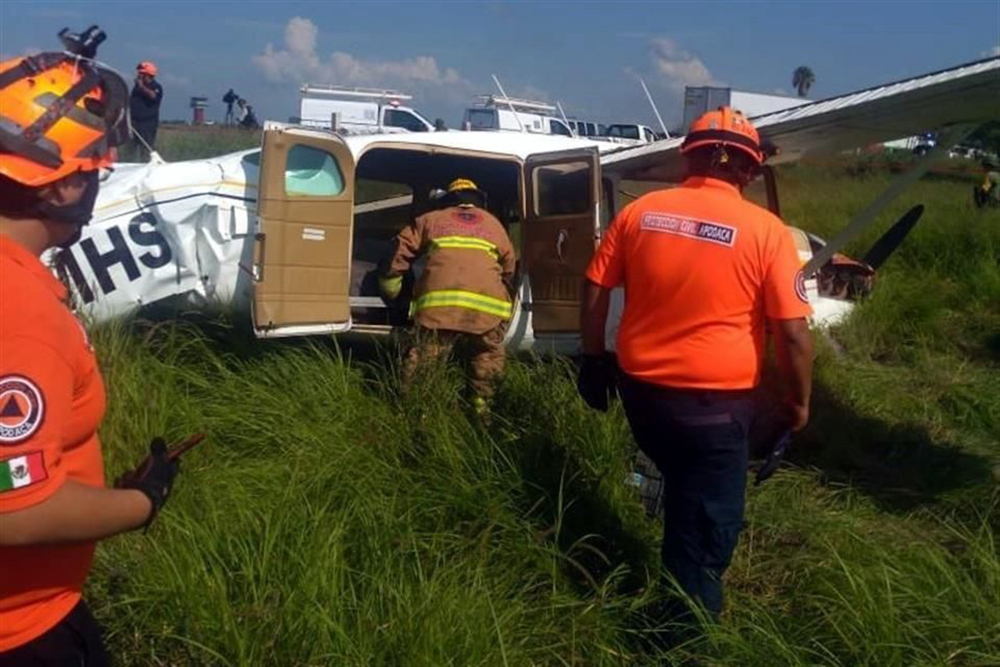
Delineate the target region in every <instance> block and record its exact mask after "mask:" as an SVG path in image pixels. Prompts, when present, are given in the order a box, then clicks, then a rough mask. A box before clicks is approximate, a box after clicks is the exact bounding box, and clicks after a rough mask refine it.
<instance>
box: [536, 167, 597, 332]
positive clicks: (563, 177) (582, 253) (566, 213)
mask: <svg viewBox="0 0 1000 667" xmlns="http://www.w3.org/2000/svg"><path fill="white" fill-rule="evenodd" d="M526 173H527V188H526V190H527V192H526V195H527V196H526V200H527V201H526V206H527V216H526V223H525V225H524V246H523V252H524V262H525V265H526V268H527V271H528V278H529V280H530V282H531V314H532V317H531V321H532V329H533V330H534V332H535V333H536V334H537V333H542V334H544V333H576V332H577V331H578V330H579V323H580V304H581V302H582V299H583V275H584V273H585V271H586V270H587V265H588V264H589V263H590V259H591V257H592V256H593V254H594V249H595V246H596V233H597V212H598V207H597V198H598V193H599V187H600V185H599V175H600V172H599V168H598V158H597V151H596V150H589V149H585V150H576V151H566V152H563V153H558V154H547V155H543V156H538V157H531V158H529V159H528V161H527V163H526Z"/></svg>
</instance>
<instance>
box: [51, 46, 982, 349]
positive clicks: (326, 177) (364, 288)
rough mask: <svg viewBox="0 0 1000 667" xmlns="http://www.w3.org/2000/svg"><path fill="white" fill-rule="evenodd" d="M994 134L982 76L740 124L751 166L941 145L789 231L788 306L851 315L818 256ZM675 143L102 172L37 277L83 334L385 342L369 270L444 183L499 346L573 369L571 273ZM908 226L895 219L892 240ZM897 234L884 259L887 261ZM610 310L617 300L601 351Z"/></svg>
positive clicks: (399, 141)
mask: <svg viewBox="0 0 1000 667" xmlns="http://www.w3.org/2000/svg"><path fill="white" fill-rule="evenodd" d="M997 118H1000V58H990V59H987V60H982V61H978V62H974V63H969V64H966V65H962V66H959V67H954V68H951V69H948V70H942V71H940V72H934V73H931V74H926V75H922V76H918V77H914V78H911V79H907V80H904V81H899V82H895V83H889V84H886V85H882V86H878V87H875V88H869V89H866V90H862V91H858V92H855V93H850V94H847V95H842V96H839V97H835V98H831V99H828V100H823V101H819V102H813V103H811V104H806V105H803V106H800V107H796V108H793V109H790V110H787V111H782V112H777V113H773V114H769V115H765V116H760V117H757V118H755V119H754V124H755V125H756V126H757V128H758V129H759V130H760V132H761V135H762V139H763V140H764V141H765V142H766V143H767V144H769V145H770V146H771V147H772V152H773V156H772V157H771V158H770V160H769V161H768V162H769V164H770V165H779V164H784V163H787V162H790V161H793V160H796V159H799V158H801V157H803V156H807V155H819V154H824V153H832V152H837V151H842V150H846V149H851V148H855V147H860V146H868V145H871V144H876V143H879V142H883V141H889V140H893V139H899V138H901V137H906V136H910V135H914V134H918V133H921V132H924V131H926V130H928V129H932V128H933V129H936V130H938V131H939V132H942V133H943V136H944V137H945V139H944V140H943V141H940V142H939V143H938V148H937V149H936V150H935V151H932V152H931V154H929V155H927V156H926V157H924V158H922V159H921V160H920V161H919V162H918V163H917V165H916V166H915V167H914V168H913V169H912V170H911V171H910V172H908V173H906V174H903V175H901V176H899V177H897V178H896V179H895V181H893V183H892V184H891V185H890V186H889V187H888V188H887V190H886V191H885V192H884V193H883V194H882V195H881V196H879V197H878V198H877V199H876V200H875V201H874V202H873V203H872V204H871V206H869V207H868V208H866V209H865V210H864V211H862V212H860V213H859V214H858V215H857V217H856V218H855V219H854V220H853V221H852V222H851V223H850V224H849V225H847V227H846V228H845V229H844V230H843V231H842V232H841V233H840V234H839V235H838V236H837V237H836V238H835V239H833V240H832V241H831V242H830V243H827V244H824V243H823V242H822V241H821V240H819V239H816V238H815V237H809V236H807V235H806V234H804V233H802V232H801V231H799V230H794V229H792V228H790V229H792V233H793V235H794V236H795V238H796V242H797V244H798V247H799V252H800V259H801V260H802V262H803V264H805V271H806V275H807V276H808V275H812V276H813V278H811V279H810V280H809V281H808V282H807V290H808V294H809V298H810V301H811V302H812V305H813V307H814V310H815V311H816V315H815V317H814V322H815V323H816V324H819V325H822V324H827V323H830V322H835V321H837V320H838V319H840V318H842V317H843V316H844V315H845V314H846V313H847V312H848V311H849V310H850V308H851V307H852V305H851V302H850V301H849V300H848V299H846V298H844V297H845V296H846V295H845V293H844V290H843V289H842V288H843V282H844V280H842V278H843V277H842V276H840V277H838V275H837V272H838V271H839V270H840V268H839V266H840V265H839V264H838V263H837V262H831V261H830V260H831V259H832V258H833V257H834V253H835V252H836V251H838V250H839V249H841V248H842V247H843V246H844V244H845V243H846V242H847V241H848V240H850V239H851V238H853V237H854V236H855V235H856V234H857V233H858V232H859V231H861V230H862V229H863V228H864V227H865V226H867V225H868V224H869V223H870V222H871V221H872V220H873V219H874V218H875V216H876V215H877V214H878V212H879V211H881V210H882V209H883V208H884V207H885V206H886V205H887V204H888V203H889V201H891V200H892V199H893V198H894V197H895V196H896V195H898V194H899V193H900V192H901V191H902V190H903V189H904V188H905V187H907V186H908V185H910V184H912V183H913V182H915V181H916V180H917V179H918V178H919V177H920V175H921V174H923V173H924V172H926V170H927V169H928V168H929V167H930V166H931V165H932V164H933V163H934V161H936V160H937V159H940V158H941V157H942V156H944V155H946V154H947V151H948V148H950V147H951V146H952V145H954V144H956V143H958V142H959V141H961V139H962V138H963V137H965V136H966V135H967V134H968V133H969V132H971V131H972V130H974V129H975V128H976V127H977V126H979V125H980V124H982V123H984V122H986V121H989V120H994V119H997ZM682 140H683V138H675V139H668V140H663V141H658V142H656V143H653V144H647V145H643V146H638V147H632V148H622V147H620V146H615V145H613V144H608V143H606V142H594V141H590V140H586V139H577V138H569V137H559V136H542V135H528V134H518V133H499V132H498V133H492V132H436V133H419V134H392V135H365V136H351V137H343V136H339V135H337V134H335V133H332V132H329V131H325V130H319V129H315V128H304V127H298V126H290V125H284V124H280V123H273V122H268V123H266V124H265V128H264V133H263V141H262V146H261V148H260V149H257V150H248V151H243V152H239V153H233V154H229V155H224V156H221V157H217V158H212V159H206V160H193V161H188V162H176V163H163V162H162V161H160V162H153V163H149V164H143V165H137V164H119V165H116V166H115V169H114V170H113V172H112V173H111V174H110V176H108V177H107V178H106V179H105V181H104V183H103V184H102V187H101V193H100V197H99V199H98V202H97V206H96V210H95V216H94V220H93V221H92V223H91V224H90V226H89V227H87V228H86V229H85V231H84V235H83V237H82V239H81V240H80V242H79V243H77V244H76V245H74V246H73V247H72V248H71V249H69V250H68V251H63V252H61V253H59V254H58V255H57V256H55V257H54V258H53V259H52V262H53V264H54V266H55V268H56V269H57V271H59V272H60V273H61V274H62V275H63V277H64V279H65V280H66V281H67V282H68V283H69V284H70V285H71V286H72V288H73V289H72V291H73V294H74V297H75V300H76V302H77V304H78V307H79V308H80V310H81V311H82V313H83V314H84V315H87V316H90V317H91V318H93V319H95V320H102V319H107V318H110V317H115V316H118V315H123V314H127V313H130V312H133V311H135V310H136V309H137V308H139V307H142V306H147V305H150V304H154V303H155V304H161V305H163V304H171V303H172V304H178V305H179V304H183V305H185V306H188V307H190V306H195V307H201V306H211V305H213V304H218V303H226V302H233V303H235V305H236V308H235V310H236V312H238V313H239V312H247V311H249V313H250V317H251V318H252V322H253V327H254V331H255V332H256V334H257V336H259V337H276V336H303V335H316V334H334V333H347V332H357V333H363V334H377V335H386V334H389V333H390V332H391V331H392V330H393V328H394V327H398V326H400V325H405V324H406V322H407V318H408V313H407V304H406V299H405V298H404V299H402V302H401V303H394V304H386V303H385V302H384V301H383V300H382V299H381V298H380V297H379V296H378V292H377V287H376V281H375V270H376V266H377V264H378V262H379V261H380V260H381V259H382V258H383V257H384V256H385V255H386V254H387V253H388V252H390V249H391V243H392V239H393V238H394V236H395V234H396V233H397V232H398V231H399V230H400V229H401V228H402V227H403V226H404V225H405V224H408V222H409V221H410V220H411V219H412V218H413V216H414V215H415V214H419V212H421V211H422V210H424V209H425V208H426V207H428V206H429V205H430V202H429V198H428V193H429V192H430V191H431V190H432V189H433V188H435V187H439V186H440V184H441V183H446V182H448V181H450V180H451V179H452V178H455V177H457V176H464V177H468V178H471V179H473V180H474V181H476V182H477V183H478V184H479V185H480V187H481V188H482V189H484V190H485V191H486V192H487V193H488V195H489V204H488V205H489V208H490V209H491V210H492V211H494V212H495V213H496V214H497V215H498V217H499V218H500V219H501V220H502V221H503V222H504V223H505V224H506V225H507V226H508V229H509V231H510V234H511V237H512V240H513V241H514V244H515V247H516V248H517V250H518V253H519V255H518V256H519V269H518V278H517V285H518V286H517V295H516V298H517V303H516V304H515V309H514V313H515V314H514V317H513V319H512V322H511V326H510V327H509V330H508V334H507V336H508V343H509V345H510V346H512V347H516V348H521V349H536V350H550V351H558V352H570V353H571V352H574V351H577V350H578V349H579V336H578V333H577V326H578V313H579V306H580V296H581V285H582V276H583V272H584V270H585V268H586V266H587V263H588V261H589V259H590V257H591V255H592V254H593V251H594V249H595V239H597V238H599V236H600V233H601V230H602V229H603V228H604V227H606V226H607V224H608V223H609V221H610V220H611V219H612V218H613V217H614V214H615V211H616V210H618V209H619V208H620V206H621V205H622V204H623V203H624V198H625V195H624V193H623V192H622V182H623V181H651V182H654V183H659V184H663V183H674V182H677V181H678V180H679V179H680V177H681V167H682V162H681V159H680V151H679V148H680V144H681V142H682ZM765 179H766V183H767V186H768V187H767V191H768V200H769V206H770V207H771V208H772V210H775V211H778V199H777V188H776V186H775V183H774V179H773V174H772V173H771V172H770V170H765ZM916 216H919V212H916ZM913 222H915V219H914V216H913V215H911V216H909V220H908V221H901V223H900V226H902V227H904V228H906V229H908V227H909V226H912V223H913ZM906 229H904V230H903V231H902V233H899V232H897V233H896V234H895V237H894V238H890V239H889V240H888V241H887V243H888V245H889V246H890V248H889V251H890V252H891V247H894V245H895V244H896V243H898V242H899V240H901V238H902V235H905V231H906ZM883 250H884V248H883ZM884 254H885V253H884V252H882V253H881V255H884ZM881 258H884V257H881ZM416 269H417V270H418V271H419V269H420V267H419V266H418V267H416ZM816 275H818V276H819V280H817V278H816ZM848 280H849V278H848ZM831 283H833V284H834V285H835V287H834V288H833V289H831V288H830V284H831ZM824 286H825V289H821V288H824ZM821 291H822V292H823V293H822V294H821ZM404 294H405V292H404ZM620 307H621V295H620V294H619V295H618V297H617V298H616V299H615V301H614V302H613V309H612V315H611V316H609V318H608V320H609V321H608V329H609V336H608V341H609V344H613V341H614V333H615V330H616V328H617V322H618V319H619V317H620Z"/></svg>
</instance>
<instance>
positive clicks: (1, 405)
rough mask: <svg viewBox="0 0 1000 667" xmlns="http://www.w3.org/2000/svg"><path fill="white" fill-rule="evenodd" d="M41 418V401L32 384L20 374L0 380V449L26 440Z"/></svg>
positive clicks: (36, 428)
mask: <svg viewBox="0 0 1000 667" xmlns="http://www.w3.org/2000/svg"><path fill="white" fill-rule="evenodd" d="M44 417H45V399H44V398H43V397H42V392H41V390H40V389H39V388H38V387H37V386H36V385H35V383H34V382H32V381H31V380H29V379H28V378H26V377H22V376H20V375H5V376H3V377H2V378H0V446H10V445H16V444H17V443H19V442H22V441H24V440H27V439H28V438H29V437H31V435H32V434H33V433H34V432H35V431H37V430H38V429H39V427H41V425H42V419H43V418H44Z"/></svg>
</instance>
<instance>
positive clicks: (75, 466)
mask: <svg viewBox="0 0 1000 667" xmlns="http://www.w3.org/2000/svg"><path fill="white" fill-rule="evenodd" d="M65 299H66V290H65V288H64V287H63V286H62V284H61V283H59V281H58V280H56V279H55V278H54V277H53V276H52V274H51V273H50V272H49V270H48V269H46V268H45V266H44V265H43V264H42V263H41V262H40V261H39V260H38V258H37V257H35V256H34V255H32V254H31V253H30V252H28V251H27V250H26V249H25V248H23V247H22V246H20V245H19V244H17V243H16V242H14V241H13V240H11V239H10V238H9V237H6V236H4V235H2V234H0V512H17V511H18V510H23V509H25V508H28V507H31V506H33V505H37V504H38V503H42V502H44V501H45V500H47V499H48V498H49V497H51V496H52V494H54V493H55V492H56V491H57V490H58V489H59V487H60V486H61V485H62V484H63V483H64V482H65V481H66V480H68V479H72V480H75V481H77V482H81V483H83V484H91V485H93V486H103V485H104V466H103V462H102V460H101V449H100V444H99V443H98V440H97V427H98V425H99V424H100V423H101V418H102V417H103V415H104V383H103V381H102V380H101V373H100V370H99V369H98V367H97V361H96V359H95V358H94V353H93V351H92V350H91V348H90V344H89V343H88V341H87V337H86V333H85V332H84V330H83V327H82V326H81V325H80V323H79V322H78V321H77V320H76V318H75V317H73V314H72V313H71V312H70V311H69V309H68V308H67V307H66V305H65ZM93 555H94V543H85V544H63V545H56V546H26V547H0V563H2V565H0V651H6V650H9V649H12V648H15V647H17V646H20V645H22V644H25V643H27V642H29V641H31V640H32V639H34V638H36V637H38V636H39V635H41V634H43V633H44V632H46V631H47V630H49V629H50V628H52V627H53V626H54V625H56V624H57V623H58V622H59V621H61V620H62V619H63V618H64V617H65V616H66V614H68V613H69V612H70V610H71V609H72V608H73V606H74V605H76V603H77V601H79V599H80V591H81V589H82V588H83V582H84V581H85V580H86V578H87V573H88V572H89V571H90V564H91V561H92V559H93Z"/></svg>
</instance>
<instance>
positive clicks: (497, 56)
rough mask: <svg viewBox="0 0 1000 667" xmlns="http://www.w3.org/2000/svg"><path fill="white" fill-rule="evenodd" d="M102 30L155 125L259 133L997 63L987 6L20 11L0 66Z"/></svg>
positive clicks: (70, 6) (882, 77)
mask: <svg viewBox="0 0 1000 667" xmlns="http://www.w3.org/2000/svg"><path fill="white" fill-rule="evenodd" d="M91 23H97V24H99V25H100V26H101V27H102V28H103V29H104V30H105V31H106V32H107V33H108V40H107V42H105V44H104V45H103V46H102V48H101V52H100V57H101V59H102V60H104V61H105V62H108V63H109V64H111V65H113V66H115V67H117V68H118V69H119V70H121V71H122V72H124V73H126V74H127V75H128V76H129V77H131V71H132V69H133V68H134V67H135V64H136V63H137V62H138V61H139V60H153V61H154V62H156V63H157V65H158V66H159V68H160V77H159V78H160V81H161V83H162V84H163V86H164V89H165V99H164V103H163V110H162V114H161V116H162V117H163V118H188V117H189V116H190V111H189V110H188V99H189V97H190V96H192V95H207V96H208V97H209V98H210V102H211V106H210V108H209V111H208V116H209V117H210V118H220V117H221V115H222V113H223V105H222V103H221V101H220V98H221V97H222V95H223V93H224V92H225V91H226V90H227V89H228V88H229V87H230V86H232V87H234V88H235V89H236V91H237V92H238V93H240V94H241V95H243V96H244V97H246V98H247V99H248V100H249V101H250V102H251V103H252V104H253V105H254V108H255V109H256V110H257V112H258V116H260V117H261V118H262V119H263V118H272V119H276V120H286V119H287V118H288V117H289V116H293V115H296V114H297V108H298V92H297V89H298V85H299V84H300V83H302V82H304V81H310V82H317V83H319V82H328V83H340V84H346V85H357V86H389V87H395V88H398V89H401V90H404V91H407V92H411V93H413V94H414V95H415V98H416V99H415V100H414V102H413V106H415V107H417V108H418V109H420V110H422V111H423V112H424V113H425V115H427V116H428V117H430V118H432V119H433V118H434V117H436V116H440V117H443V118H444V119H445V120H446V121H447V122H448V124H449V126H451V127H454V126H457V125H458V123H459V121H460V120H461V115H462V110H463V109H464V108H465V107H466V106H468V104H469V102H470V101H471V100H472V98H473V96H474V95H475V94H477V93H482V92H493V84H492V81H491V79H490V75H491V74H496V75H498V76H499V77H500V79H501V81H502V82H503V84H504V85H505V87H506V88H507V92H508V93H509V94H511V95H521V96H527V97H532V98H535V99H544V100H548V101H557V100H558V101H561V102H562V104H563V106H564V108H565V109H566V111H567V113H568V114H570V115H575V116H578V117H581V118H592V119H595V120H602V121H616V120H618V121H626V120H634V121H641V122H648V123H650V124H652V122H651V121H652V120H653V117H652V113H651V111H650V110H649V106H648V104H647V103H646V101H645V96H644V95H643V93H642V90H641V88H640V87H639V84H638V81H637V79H636V76H637V75H638V76H642V77H643V78H644V79H645V80H646V82H647V84H648V85H649V87H650V90H651V92H652V94H653V96H654V98H655V99H656V101H657V103H658V104H659V106H660V110H661V112H662V113H663V115H664V116H665V117H666V120H667V123H668V125H673V124H674V123H676V122H677V121H678V120H679V119H680V117H681V99H682V94H683V87H684V85H685V84H691V85H713V84H714V85H729V86H732V87H734V88H738V89H741V90H750V91H755V92H762V93H777V94H792V86H791V73H792V70H793V69H794V68H795V67H796V66H798V65H807V66H809V67H811V68H812V69H813V71H814V72H815V73H816V84H815V86H814V87H813V90H812V91H811V93H810V97H812V98H823V97H829V96H832V95H837V94H840V93H844V92H848V91H851V90H854V89H857V88H863V87H866V86H871V85H875V84H878V83H880V82H884V81H890V80H896V79H900V78H905V77H908V76H911V75H916V74H920V73H922V72H927V71H932V70H935V69H942V68H946V67H950V66H953V65H957V64H960V63H963V62H967V61H970V60H976V59H979V58H982V57H986V56H989V55H994V54H1000V1H998V0H974V1H964V2H963V1H960V0H953V1H949V2H887V1H884V2H875V1H872V2H847V1H841V2H805V1H801V2H749V1H730V2H614V3H611V2H581V1H579V0H577V1H575V2H555V1H549V2H513V1H506V2H451V3H429V2H428V3H424V2H406V3H403V2H364V3H358V2H273V1H255V0H240V1H239V2H213V1H211V0H208V1H200V2H189V1H186V0H160V1H159V2H142V1H137V0H130V1H128V2H99V1H93V0H91V1H88V2H86V3H82V2H43V1H33V2H20V1H17V0H4V2H2V3H0V54H3V55H4V57H9V56H13V55H20V54H22V53H25V52H30V51H34V50H48V49H52V48H54V47H55V46H56V44H57V40H56V38H55V33H56V32H57V31H58V30H59V29H60V28H62V27H64V26H69V27H71V28H72V29H74V30H79V29H82V28H83V27H85V26H87V25H89V24H91Z"/></svg>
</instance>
